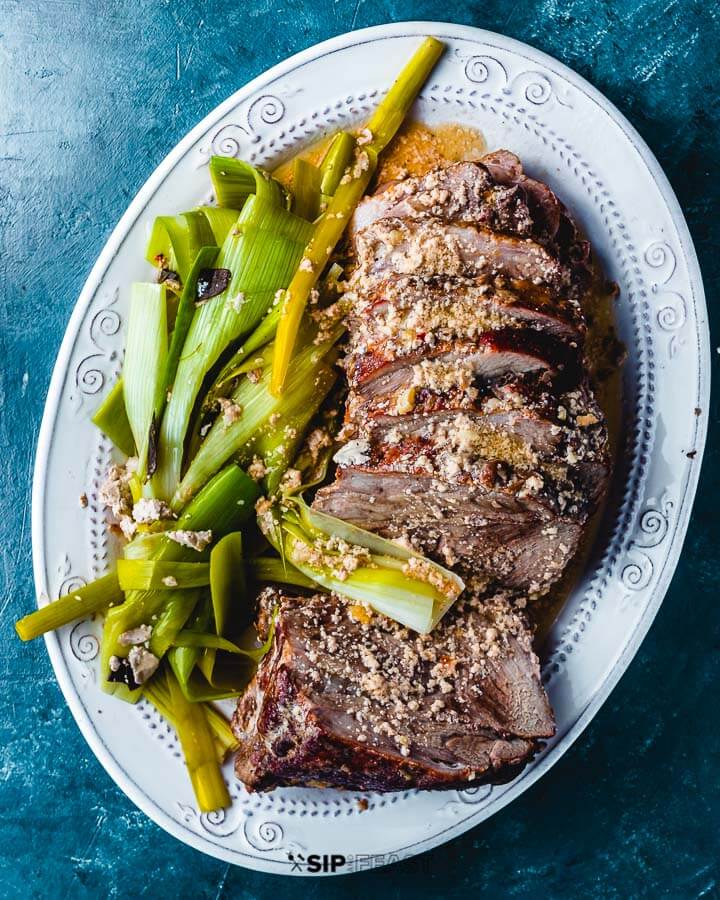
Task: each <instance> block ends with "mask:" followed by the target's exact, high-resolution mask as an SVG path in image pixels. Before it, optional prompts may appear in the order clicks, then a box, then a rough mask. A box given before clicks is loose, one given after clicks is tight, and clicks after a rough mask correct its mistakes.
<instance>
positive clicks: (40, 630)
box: [15, 572, 124, 641]
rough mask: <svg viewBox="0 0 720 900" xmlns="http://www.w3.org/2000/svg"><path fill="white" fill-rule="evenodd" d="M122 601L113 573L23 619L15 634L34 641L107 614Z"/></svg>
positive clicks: (19, 622) (18, 622)
mask: <svg viewBox="0 0 720 900" xmlns="http://www.w3.org/2000/svg"><path fill="white" fill-rule="evenodd" d="M123 599H124V598H123V593H122V590H121V588H120V585H119V583H118V578H117V575H116V573H115V572H110V573H109V574H108V575H103V577H102V578H98V579H96V580H95V581H91V582H90V584H86V585H83V587H81V588H78V589H77V590H74V591H72V592H71V593H69V594H66V595H65V596H64V597H60V599H59V600H55V601H53V602H52V603H48V604H47V606H43V607H42V608H41V609H37V610H35V612H32V613H30V615H27V616H24V617H23V618H22V619H20V620H19V621H17V622H16V623H15V631H17V633H18V637H20V639H21V640H23V641H31V640H32V639H33V638H36V637H39V635H41V634H45V633H46V632H48V631H54V630H55V629H56V628H62V626H63V625H68V624H69V623H70V622H74V621H75V620H76V619H84V618H86V617H87V616H91V615H93V614H94V613H99V612H104V611H105V610H106V609H108V608H109V607H111V606H114V604H116V603H122V601H123Z"/></svg>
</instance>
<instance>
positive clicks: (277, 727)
mask: <svg viewBox="0 0 720 900" xmlns="http://www.w3.org/2000/svg"><path fill="white" fill-rule="evenodd" d="M265 602H266V603H267V602H268V598H266V599H265ZM269 602H271V603H272V604H279V614H278V617H277V621H276V626H275V638H274V641H273V645H272V648H271V650H270V652H269V653H268V654H267V655H266V656H265V658H264V659H263V661H262V663H261V664H260V668H259V670H258V672H257V675H256V676H255V679H254V680H253V682H252V683H251V685H250V686H249V688H248V690H247V692H246V693H245V695H244V697H243V698H242V699H241V701H240V703H239V705H238V709H237V712H236V714H235V717H234V719H233V731H234V733H235V736H236V737H237V739H238V741H239V742H240V747H239V750H238V753H237V756H236V763H235V766H236V772H237V775H238V777H239V778H240V779H241V780H242V781H243V782H244V783H245V784H246V786H247V787H248V788H249V789H250V790H256V791H261V790H269V789H271V788H273V787H276V786H278V785H306V786H327V787H336V788H346V789H353V790H361V791H366V790H370V791H395V790H402V789H405V788H409V787H413V788H422V789H431V788H452V787H458V788H459V787H467V786H468V784H477V783H481V782H482V781H487V780H490V781H494V782H497V781H502V780H507V779H508V778H510V777H512V775H514V774H515V772H517V770H518V768H519V767H520V766H522V765H523V764H524V763H526V762H527V761H528V759H529V758H530V757H531V756H532V755H533V753H534V752H535V751H536V749H537V748H538V745H539V742H540V741H542V739H544V738H549V737H551V736H552V735H553V733H554V731H555V724H554V720H553V715H552V711H551V709H550V706H549V704H548V701H547V698H546V696H545V692H544V691H543V689H542V686H541V684H540V678H539V667H538V660H537V657H536V656H535V654H534V653H533V651H532V647H531V643H530V633H529V631H528V629H527V627H526V625H525V622H524V621H523V619H522V618H521V617H520V616H519V615H518V614H517V613H516V612H515V611H514V610H513V607H512V605H511V604H510V603H509V602H508V601H507V600H506V599H505V598H504V597H502V596H497V597H494V598H492V599H486V600H485V601H484V602H483V603H482V604H480V603H478V602H477V601H473V600H468V601H466V602H465V603H463V604H462V605H460V606H458V607H457V608H455V609H454V610H452V611H451V612H450V613H448V614H447V615H446V616H445V618H444V619H443V621H442V622H441V623H440V625H438V627H437V628H436V629H435V630H434V631H433V633H432V634H431V635H424V636H420V635H414V634H411V633H409V632H408V631H407V629H405V628H402V627H401V626H399V625H398V624H396V623H395V622H393V621H391V620H390V619H387V618H385V617H384V616H380V615H373V614H372V613H371V612H370V610H369V609H367V608H366V607H364V606H353V605H350V604H347V603H345V602H344V601H342V600H339V599H337V598H333V597H329V596H327V595H322V596H314V597H282V598H281V597H279V596H278V595H275V596H272V597H270V598H269Z"/></svg>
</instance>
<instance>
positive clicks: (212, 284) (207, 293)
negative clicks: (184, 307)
mask: <svg viewBox="0 0 720 900" xmlns="http://www.w3.org/2000/svg"><path fill="white" fill-rule="evenodd" d="M231 277H232V273H231V271H230V269H203V270H202V271H201V272H200V274H199V275H198V279H197V286H196V291H195V303H196V305H199V304H200V303H204V302H205V301H206V300H211V299H212V298H213V297H217V295H218V294H222V292H223V291H226V290H227V289H228V285H229V284H230V278H231Z"/></svg>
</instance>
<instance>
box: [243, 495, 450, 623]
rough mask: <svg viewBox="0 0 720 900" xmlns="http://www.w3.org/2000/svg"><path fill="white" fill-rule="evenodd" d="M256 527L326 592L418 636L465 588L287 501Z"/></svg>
mask: <svg viewBox="0 0 720 900" xmlns="http://www.w3.org/2000/svg"><path fill="white" fill-rule="evenodd" d="M259 524H260V527H261V529H262V531H263V533H264V534H265V536H266V537H267V538H268V540H269V541H270V543H272V544H273V546H274V547H275V549H276V550H278V551H279V552H280V553H281V555H282V556H283V558H284V559H286V560H288V561H289V562H291V563H292V565H294V566H295V567H296V568H297V569H299V570H300V571H301V572H302V573H303V574H304V575H306V576H307V577H308V578H310V579H312V580H313V581H316V582H317V583H318V584H320V585H322V586H323V587H324V588H326V589H327V590H329V591H334V592H335V593H338V594H342V595H344V596H346V597H349V598H350V599H351V600H358V601H360V602H364V603H368V604H369V605H370V606H372V607H373V608H374V609H375V610H377V611H378V612H380V613H382V614H384V615H386V616H389V617H390V618H391V619H395V620H396V621H397V622H400V623H401V624H402V625H405V626H406V627H408V628H412V629H413V630H414V631H418V632H420V633H421V634H427V633H429V632H430V631H432V629H433V628H434V627H435V626H436V625H437V623H438V622H439V621H440V619H441V618H442V617H443V616H444V615H445V613H446V612H447V610H448V609H449V608H450V607H451V606H452V604H453V603H454V602H455V600H457V598H458V597H459V596H460V594H461V592H462V591H463V590H464V588H465V585H464V583H463V582H462V580H461V579H460V578H459V577H458V576H457V575H455V573H454V572H451V571H449V570H448V569H445V568H443V567H442V566H440V565H438V564H437V563H434V562H431V561H430V560H428V559H425V558H424V557H422V556H420V555H419V554H417V553H412V552H410V551H409V550H406V549H405V548H404V547H401V546H400V545H399V544H396V543H394V542H393V541H388V540H385V539H384V538H381V537H378V535H376V534H372V533H371V532H369V531H365V530H364V529H362V528H358V527H357V526H355V525H351V524H349V523H348V522H344V521H342V520H341V519H336V518H335V517H334V516H329V515H326V514H325V513H321V512H318V511H317V510H314V509H312V508H310V507H309V506H307V505H306V504H305V503H304V502H303V501H302V500H301V499H300V498H299V497H286V498H285V499H284V501H283V503H282V504H281V508H280V512H279V513H278V512H277V511H272V510H269V511H266V512H265V513H263V514H262V515H261V516H260V517H259Z"/></svg>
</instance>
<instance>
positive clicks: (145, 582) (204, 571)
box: [117, 559, 210, 591]
mask: <svg viewBox="0 0 720 900" xmlns="http://www.w3.org/2000/svg"><path fill="white" fill-rule="evenodd" d="M117 577H118V581H119V583H120V587H121V588H122V589H123V590H124V591H132V590H135V591H154V590H160V591H161V590H163V589H165V590H168V589H172V588H195V587H205V586H206V585H208V584H210V566H209V565H208V563H195V562H171V561H170V560H153V559H119V560H118V562H117Z"/></svg>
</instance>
